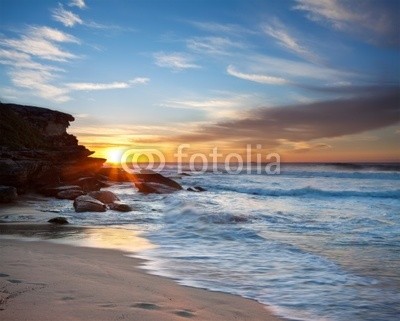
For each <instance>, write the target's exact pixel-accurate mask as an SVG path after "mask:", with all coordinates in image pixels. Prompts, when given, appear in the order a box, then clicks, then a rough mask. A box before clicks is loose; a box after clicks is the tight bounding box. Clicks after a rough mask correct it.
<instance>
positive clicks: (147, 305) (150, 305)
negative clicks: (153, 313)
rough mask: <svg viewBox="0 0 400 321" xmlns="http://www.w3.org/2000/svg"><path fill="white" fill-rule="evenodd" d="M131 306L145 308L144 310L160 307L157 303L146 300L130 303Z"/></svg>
mask: <svg viewBox="0 0 400 321" xmlns="http://www.w3.org/2000/svg"><path fill="white" fill-rule="evenodd" d="M131 307H132V308H139V309H145V310H158V309H160V308H161V307H160V306H158V305H157V304H154V303H148V302H138V303H135V304H132V305H131Z"/></svg>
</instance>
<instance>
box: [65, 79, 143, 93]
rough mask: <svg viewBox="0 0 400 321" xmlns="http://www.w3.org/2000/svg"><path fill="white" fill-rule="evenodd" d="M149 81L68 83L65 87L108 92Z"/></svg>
mask: <svg viewBox="0 0 400 321" xmlns="http://www.w3.org/2000/svg"><path fill="white" fill-rule="evenodd" d="M149 81H150V79H149V78H141V77H140V78H135V79H133V80H130V81H128V82H111V83H91V82H76V83H68V84H66V87H67V88H68V89H70V90H78V91H79V90H86V91H92V90H110V89H125V88H130V87H132V85H135V84H146V83H148V82H149Z"/></svg>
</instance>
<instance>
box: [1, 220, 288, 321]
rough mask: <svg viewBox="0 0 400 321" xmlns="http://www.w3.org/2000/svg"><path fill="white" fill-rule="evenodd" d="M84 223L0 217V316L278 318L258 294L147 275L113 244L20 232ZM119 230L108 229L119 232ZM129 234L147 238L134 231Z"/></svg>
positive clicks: (144, 320)
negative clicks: (246, 295) (258, 299)
mask: <svg viewBox="0 0 400 321" xmlns="http://www.w3.org/2000/svg"><path fill="white" fill-rule="evenodd" d="M80 229H82V230H83V228H76V227H73V226H69V227H58V226H57V227H56V226H52V225H50V224H40V225H35V224H0V237H1V239H0V257H1V261H0V318H1V319H2V320H9V321H12V320H38V321H39V320H40V321H46V320H49V321H53V320H137V321H150V320H151V321H169V320H185V319H186V320H189V319H190V320H210V321H219V320H221V321H222V320H226V321H233V320H249V321H251V320H260V321H261V320H263V321H277V320H281V319H279V318H277V317H274V316H273V315H272V314H271V313H270V312H269V311H268V310H267V308H266V307H265V306H263V305H261V304H259V303H257V302H255V301H253V300H248V299H244V298H241V297H239V296H235V295H229V294H225V293H220V292H211V291H207V290H202V289H196V288H191V287H186V286H181V285H178V284H177V283H175V282H174V281H173V280H170V279H167V278H163V277H158V276H154V275H149V274H147V273H146V272H145V271H144V270H142V269H141V268H140V265H141V264H143V261H142V260H140V259H136V258H131V257H127V256H124V255H123V254H124V253H123V252H121V251H118V250H115V249H113V250H111V249H104V248H103V249H99V248H88V247H77V246H71V245H65V244H55V243H51V242H47V241H46V242H45V241H26V240H25V241H24V240H21V238H22V236H21V235H24V236H29V237H34V236H35V233H36V232H35V231H41V233H42V234H41V236H40V237H41V238H43V236H44V235H47V238H49V239H54V235H60V233H61V234H62V233H67V234H68V233H72V235H74V233H78V232H79V233H81V232H82V230H80ZM88 230H90V229H88ZM43 231H44V232H43ZM60 231H61V232H60ZM92 232H93V231H92ZM43 233H44V234H43ZM46 233H47V234H46ZM49 233H50V234H49ZM115 233H118V231H115V230H114V231H111V234H109V236H108V237H109V238H118V235H115ZM39 234H40V233H39ZM36 235H37V234H36ZM94 235H97V234H96V233H95V234H94ZM18 238H19V239H18ZM44 238H46V237H44ZM103 241H104V240H103ZM128 242H130V243H132V242H133V243H135V242H139V243H138V246H139V247H140V246H149V244H145V243H144V244H142V243H140V237H139V236H136V235H134V236H133V239H128ZM105 243H107V244H109V242H108V241H107V242H105ZM120 245H121V244H118V242H117V243H116V244H112V245H111V246H110V248H113V247H114V246H115V248H117V247H118V246H120ZM89 246H90V244H89ZM100 246H101V243H100ZM227 273H229V272H227Z"/></svg>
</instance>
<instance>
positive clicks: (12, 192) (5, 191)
mask: <svg viewBox="0 0 400 321" xmlns="http://www.w3.org/2000/svg"><path fill="white" fill-rule="evenodd" d="M17 197H18V194H17V189H16V188H15V187H12V186H3V185H0V203H11V202H14V201H15V200H16V199H17Z"/></svg>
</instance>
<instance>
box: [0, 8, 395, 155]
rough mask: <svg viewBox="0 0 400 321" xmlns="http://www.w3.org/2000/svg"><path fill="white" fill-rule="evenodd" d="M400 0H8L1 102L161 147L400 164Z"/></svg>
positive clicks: (1, 39)
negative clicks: (249, 149)
mask: <svg viewBox="0 0 400 321" xmlns="http://www.w3.org/2000/svg"><path fill="white" fill-rule="evenodd" d="M399 21H400V1H396V0H374V1H373V0H363V1H361V0H219V1H217V0H213V1H209V0H186V1H185V0H130V1H128V0H125V1H122V0H115V1H111V0H97V1H95V0H60V1H45V0H40V1H31V0H17V1H16V0H0V100H1V101H2V102H12V103H21V104H28V105H34V106H41V107H47V108H51V109H56V110H60V111H64V112H67V113H70V114H72V115H74V117H75V119H76V120H75V122H73V123H72V124H71V127H70V128H69V132H70V133H72V134H74V135H76V136H77V137H78V139H79V141H80V143H81V144H84V145H86V146H87V147H89V148H90V149H92V150H94V151H95V152H96V153H95V156H100V157H102V156H105V157H107V155H109V154H110V152H114V151H115V150H119V149H128V148H138V149H140V148H155V149H158V150H161V151H162V152H164V153H165V154H166V155H167V160H169V161H173V160H174V159H173V154H174V152H176V150H177V146H178V145H179V144H190V148H189V149H188V152H189V153H196V152H204V153H208V152H210V151H211V150H212V149H213V148H215V147H217V148H218V149H219V150H220V151H223V153H227V152H232V151H234V152H237V153H239V154H244V153H245V148H246V146H247V145H248V144H250V145H252V146H256V145H261V149H262V151H263V152H265V153H267V152H275V153H279V154H280V155H281V161H288V162H296V161H298V162H314V161H315V162H355V161H357V162H392V161H400V143H399V141H400V125H399V122H400V90H399V85H400V23H399Z"/></svg>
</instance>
